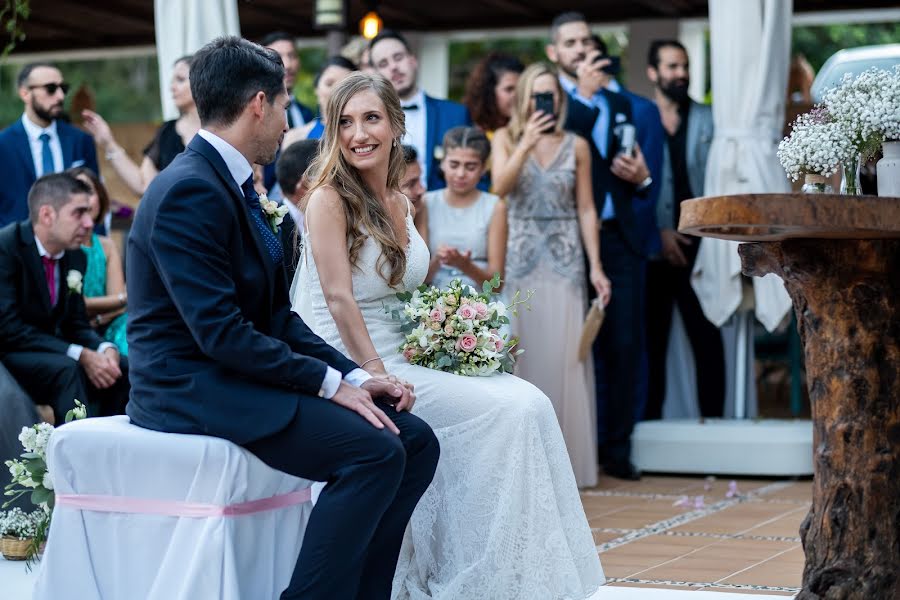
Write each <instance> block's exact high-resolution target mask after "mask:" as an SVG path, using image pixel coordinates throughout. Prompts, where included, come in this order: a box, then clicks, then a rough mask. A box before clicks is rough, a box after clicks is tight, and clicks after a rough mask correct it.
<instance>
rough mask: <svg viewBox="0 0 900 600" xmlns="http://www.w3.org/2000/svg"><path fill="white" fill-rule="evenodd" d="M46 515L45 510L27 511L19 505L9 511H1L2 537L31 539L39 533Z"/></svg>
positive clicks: (0, 533) (0, 532)
mask: <svg viewBox="0 0 900 600" xmlns="http://www.w3.org/2000/svg"><path fill="white" fill-rule="evenodd" d="M45 517H46V515H45V514H44V513H43V511H40V510H36V511H33V512H30V513H26V512H24V511H22V509H21V508H18V507H16V508H13V509H12V510H10V511H8V512H3V511H0V537H4V536H7V537H14V538H16V539H20V540H28V539H31V538H33V537H34V536H35V535H37V531H38V527H39V526H40V524H41V522H42V521H43V519H44V518H45Z"/></svg>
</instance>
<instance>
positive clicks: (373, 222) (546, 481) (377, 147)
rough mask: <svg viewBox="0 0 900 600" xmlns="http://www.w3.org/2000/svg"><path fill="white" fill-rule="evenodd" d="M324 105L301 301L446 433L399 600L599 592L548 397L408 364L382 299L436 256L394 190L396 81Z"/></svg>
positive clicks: (551, 597) (341, 344) (562, 599)
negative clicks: (401, 386) (403, 385)
mask: <svg viewBox="0 0 900 600" xmlns="http://www.w3.org/2000/svg"><path fill="white" fill-rule="evenodd" d="M326 114H327V115H328V121H327V122H326V124H325V135H324V137H323V147H322V150H321V153H320V155H319V158H318V160H317V162H316V163H315V164H314V165H313V172H314V173H315V175H314V179H313V181H314V183H313V185H312V188H311V189H312V192H311V194H310V197H309V204H308V207H307V212H306V226H307V231H306V232H305V234H304V236H303V255H302V257H301V261H300V267H299V269H298V271H297V275H296V280H295V284H294V286H293V289H294V292H293V296H294V298H293V300H294V308H295V310H296V311H297V312H299V313H300V315H301V316H302V317H303V319H304V320H305V321H306V323H307V324H308V325H309V326H310V327H312V328H313V330H314V331H315V332H316V333H317V334H318V335H320V336H321V337H322V338H323V339H324V340H325V341H326V342H328V343H330V344H333V345H334V347H336V348H338V349H340V350H341V351H343V352H344V353H346V354H347V355H348V356H349V357H351V358H352V359H353V360H354V361H356V362H357V363H358V364H360V365H361V366H362V367H363V368H365V369H366V370H367V371H370V372H372V373H382V374H387V373H389V374H390V375H391V376H394V377H397V378H398V379H399V380H400V381H401V382H404V381H405V382H407V383H408V384H409V385H412V386H414V389H415V395H416V396H417V401H416V403H415V406H414V408H413V412H414V413H415V414H417V415H418V416H419V417H421V418H423V419H424V420H425V421H427V422H428V424H429V425H431V427H432V428H433V429H434V431H435V434H436V435H437V436H438V439H439V441H440V443H441V459H440V463H439V465H438V469H437V473H436V475H435V478H434V481H433V483H432V486H431V487H430V488H429V489H428V491H427V492H426V493H425V495H424V496H423V497H422V500H421V501H420V502H419V505H418V506H417V508H416V510H415V513H414V515H413V517H412V520H411V521H410V526H409V528H408V530H407V536H406V539H405V540H404V543H403V548H402V550H401V553H400V560H399V562H398V566H397V571H396V573H395V578H394V589H393V594H392V597H393V598H394V599H395V600H407V599H409V600H424V599H440V600H463V599H466V600H476V599H489V600H583V599H585V598H588V597H590V596H591V595H592V594H593V593H594V592H595V591H596V590H597V588H598V587H599V586H600V585H602V584H603V582H604V577H603V570H602V568H601V567H600V561H599V558H598V555H597V550H596V547H595V545H594V541H593V538H592V535H591V531H590V528H589V526H588V523H587V520H586V518H585V515H584V510H583V508H582V505H581V500H580V498H579V495H578V489H577V488H576V486H575V478H574V476H573V473H572V467H571V465H570V464H569V458H568V455H567V453H566V447H565V444H564V442H563V438H562V434H561V433H560V429H559V425H558V423H557V421H556V415H555V413H554V411H553V406H552V405H551V404H550V401H549V400H548V399H547V397H546V396H545V395H544V394H542V393H541V392H540V390H538V389H537V388H535V387H534V386H533V385H531V384H529V383H527V382H525V381H523V380H521V379H518V378H516V377H513V376H512V375H506V374H500V375H494V376H490V377H463V376H459V375H452V374H450V373H445V372H440V371H435V370H430V369H426V368H423V367H419V366H414V365H410V364H409V363H407V362H406V361H405V360H404V358H403V356H402V355H401V354H399V352H398V348H399V347H400V345H401V343H402V342H403V335H402V333H401V332H400V329H399V325H398V323H397V322H395V321H393V320H392V319H391V317H390V315H389V314H388V313H387V312H386V311H385V308H386V307H387V308H388V309H390V308H393V307H397V306H398V305H399V301H398V300H397V298H396V293H397V292H400V291H405V290H412V289H414V288H415V287H417V286H419V285H420V284H421V283H422V282H423V281H424V280H425V276H426V274H427V272H428V266H429V253H428V248H427V246H426V244H425V242H424V241H423V240H422V238H421V237H420V236H419V234H418V232H417V231H416V228H415V227H414V225H413V216H412V212H411V208H410V204H409V202H408V201H407V199H406V198H405V197H404V196H403V195H402V194H400V192H399V191H398V187H399V180H400V177H401V175H402V172H403V169H404V165H403V158H402V152H401V148H400V146H399V139H400V138H401V137H402V136H403V134H404V117H403V111H402V109H401V108H400V101H399V98H398V97H397V95H396V93H395V92H394V89H393V87H392V86H391V84H390V83H389V82H388V81H387V80H386V79H383V78H382V77H380V76H372V75H366V74H354V75H351V76H350V77H348V78H347V79H345V80H344V81H343V82H341V83H340V84H339V85H338V86H337V87H336V88H335V90H334V91H333V93H332V96H331V99H330V101H329V107H328V110H327V111H326ZM335 559H336V560H339V557H335Z"/></svg>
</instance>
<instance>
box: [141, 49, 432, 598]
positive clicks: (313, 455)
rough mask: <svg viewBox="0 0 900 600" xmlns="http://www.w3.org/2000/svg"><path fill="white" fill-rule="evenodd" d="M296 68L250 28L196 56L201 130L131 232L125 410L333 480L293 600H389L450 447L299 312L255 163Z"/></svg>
mask: <svg viewBox="0 0 900 600" xmlns="http://www.w3.org/2000/svg"><path fill="white" fill-rule="evenodd" d="M283 77H284V67H283V66H282V63H281V60H280V59H279V57H278V55H277V54H276V53H274V52H273V51H271V50H268V49H265V48H263V47H262V46H258V45H256V44H253V43H252V42H248V41H247V40H243V39H241V38H237V37H221V38H218V39H216V40H213V41H212V42H210V43H209V44H207V45H206V46H204V47H203V48H202V49H201V50H200V51H199V52H197V53H196V54H195V55H194V62H193V64H192V66H191V77H190V79H191V93H192V94H193V96H194V101H195V102H196V104H197V112H198V113H199V115H200V123H201V129H200V131H199V133H198V134H197V136H196V137H195V138H194V139H193V140H192V141H191V143H190V144H189V145H188V147H187V149H186V150H185V151H184V152H183V153H182V154H180V155H179V156H178V157H177V158H176V159H175V160H174V161H173V162H172V164H171V165H170V166H169V167H168V168H167V169H165V170H164V171H163V172H162V173H160V174H159V176H158V177H156V179H154V180H153V182H152V183H151V184H150V187H149V188H148V189H147V191H146V193H145V194H144V198H143V200H142V201H141V205H140V207H139V208H138V211H137V214H136V216H135V220H134V225H133V226H132V229H131V236H130V238H129V240H128V300H129V307H128V308H129V323H128V344H129V359H130V362H131V377H132V383H133V387H132V395H131V401H130V403H129V406H128V415H129V417H131V419H132V421H133V422H134V423H135V424H137V425H139V426H141V427H146V428H148V429H155V430H159V431H170V432H180V433H193V434H203V435H211V436H216V437H221V438H225V439H228V440H231V441H232V442H234V443H236V444H240V445H242V446H244V447H245V448H247V449H248V450H249V451H250V452H252V453H253V454H255V455H256V456H258V457H259V458H260V459H261V460H263V461H264V462H266V463H267V464H268V465H270V466H271V467H273V468H275V469H278V470H280V471H284V472H286V473H290V474H291V475H295V476H298V477H303V478H306V479H313V480H317V481H327V482H328V485H327V486H326V487H325V489H324V490H323V491H322V494H321V496H320V497H319V500H318V502H317V504H316V509H315V510H314V511H313V513H312V516H311V517H310V520H309V522H308V524H307V527H306V532H305V536H304V540H303V546H302V548H301V550H300V556H299V558H298V561H297V564H296V567H295V569H294V574H293V577H292V579H291V583H290V585H289V586H288V588H287V590H285V591H284V593H283V594H282V595H281V598H285V599H287V598H296V599H299V598H303V599H315V600H326V599H329V600H330V599H333V598H348V599H352V598H360V599H363V598H365V599H370V598H371V599H374V600H387V599H388V598H389V597H390V592H391V581H392V578H393V574H394V569H395V566H396V562H397V557H398V555H399V551H400V544H401V540H402V538H403V533H404V531H405V529H406V525H407V523H408V521H409V518H410V516H411V515H412V511H413V509H414V508H415V506H416V503H417V502H418V501H419V498H420V497H421V495H422V494H423V493H424V492H425V489H426V488H427V487H428V485H429V483H430V482H431V479H432V477H433V475H434V470H435V468H436V466H437V459H438V453H439V450H438V443H437V439H436V438H435V436H434V433H433V432H432V431H431V429H430V428H429V427H428V425H426V424H425V423H424V422H423V421H421V420H420V419H418V418H417V417H415V416H413V415H412V414H410V412H409V411H408V410H407V409H409V408H410V407H411V405H412V402H413V401H414V396H413V395H412V394H411V392H410V391H409V390H407V389H406V388H404V387H402V386H400V385H398V384H397V383H396V380H391V379H390V378H386V377H370V376H369V375H368V374H367V373H366V372H365V371H363V370H361V369H359V368H358V367H357V365H356V364H354V363H353V362H352V361H350V360H349V359H347V358H346V357H344V356H343V355H342V354H341V353H340V352H338V351H337V350H335V349H334V348H332V347H331V346H329V345H327V344H326V343H325V342H324V341H322V339H321V338H319V337H318V336H316V335H315V334H313V333H312V331H311V330H310V329H309V327H307V326H306V324H305V323H304V322H303V321H302V320H301V319H300V317H298V316H297V315H296V314H294V313H293V312H291V307H290V303H289V300H288V291H287V282H286V281H285V277H284V274H283V271H282V269H283V266H282V263H283V260H284V256H283V249H282V246H281V243H280V241H279V239H278V235H277V233H275V232H273V230H272V228H271V227H272V225H271V224H270V222H269V221H268V219H267V217H265V216H264V214H263V212H262V210H261V208H260V205H259V197H258V196H257V195H256V192H255V191H254V189H253V177H252V171H253V169H252V166H251V165H253V164H254V163H255V164H268V163H270V162H271V161H272V160H274V158H275V152H276V150H277V149H278V147H279V146H280V144H281V141H282V139H283V137H284V132H285V131H286V128H287V119H286V116H285V111H286V109H287V106H288V95H287V91H286V90H285V87H284V80H283ZM373 398H374V400H373ZM388 402H391V403H394V404H396V406H389V405H388ZM269 568H270V566H269V565H261V566H260V569H261V571H262V572H265V571H266V570H267V569H269Z"/></svg>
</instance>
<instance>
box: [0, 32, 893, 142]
mask: <svg viewBox="0 0 900 600" xmlns="http://www.w3.org/2000/svg"><path fill="white" fill-rule="evenodd" d="M501 35H502V34H501ZM603 38H604V40H605V41H606V43H607V44H608V45H609V48H610V51H611V52H613V53H616V54H619V55H623V52H624V50H625V47H626V44H627V38H625V37H624V36H619V35H604V36H603ZM898 42H900V23H868V24H861V25H825V26H815V27H795V28H794V32H793V44H792V45H793V51H794V52H800V53H803V54H804V55H805V56H806V58H807V60H809V62H810V64H811V65H812V66H813V68H814V69H816V70H818V69H819V68H820V67H821V66H822V64H823V63H824V62H825V60H827V59H828V57H829V56H831V55H832V54H834V53H835V52H837V51H838V50H841V49H843V48H852V47H855V46H864V45H872V44H888V43H898ZM545 43H546V41H545V40H544V39H522V38H518V39H508V38H507V39H504V38H494V37H493V36H490V35H488V34H485V39H484V40H479V41H471V42H453V43H452V44H450V90H449V92H450V93H449V96H450V98H452V99H455V100H459V99H460V98H462V95H463V89H464V86H465V80H466V77H467V76H468V73H469V72H470V71H471V69H472V67H473V66H474V65H475V63H476V62H478V60H479V59H480V58H481V57H482V56H484V54H485V53H487V52H489V51H491V50H501V51H505V52H509V53H511V54H514V55H516V56H519V57H520V58H521V59H522V61H523V62H524V63H526V64H528V63H531V62H534V61H538V60H545V56H544V44H545ZM300 58H301V62H302V70H301V73H300V75H299V76H298V78H297V85H296V86H295V90H294V91H295V93H296V95H297V97H298V98H299V99H300V101H301V102H303V103H304V104H307V105H308V106H315V104H316V100H315V94H314V93H313V85H312V82H313V77H314V75H315V73H316V71H317V70H318V68H319V66H320V65H321V64H322V62H323V61H324V60H325V50H324V48H303V49H301V50H300ZM59 66H60V68H61V69H62V70H63V74H64V75H65V78H66V80H67V81H69V82H70V83H71V84H72V89H73V90H77V89H78V88H79V86H81V85H82V84H84V85H86V86H87V87H88V88H89V89H90V90H91V91H92V92H93V94H94V96H95V98H96V106H97V111H98V112H99V113H100V114H102V115H103V116H104V117H106V118H107V120H109V121H110V122H112V123H123V122H158V121H161V107H160V104H159V72H158V70H157V63H156V57H153V56H148V57H138V58H121V59H105V60H96V61H65V62H63V61H60V62H59ZM18 69H19V67H18V66H16V65H8V64H2V65H0V126H6V125H8V124H9V123H11V122H12V121H13V120H15V119H17V118H19V116H20V115H21V114H22V103H21V101H20V100H19V98H18V96H17V95H16V89H15V76H16V73H17V72H18ZM638 69H639V70H638V73H639V75H638V76H642V75H641V73H642V72H643V65H638ZM630 70H631V71H633V69H629V65H627V64H624V63H623V72H622V76H621V79H622V81H623V82H624V83H626V84H627V82H628V77H629V71H630Z"/></svg>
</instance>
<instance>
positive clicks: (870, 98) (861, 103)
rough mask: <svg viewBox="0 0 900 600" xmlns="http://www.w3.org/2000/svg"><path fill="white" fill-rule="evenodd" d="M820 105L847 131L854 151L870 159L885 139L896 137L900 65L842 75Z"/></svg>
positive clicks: (899, 122)
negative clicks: (839, 81)
mask: <svg viewBox="0 0 900 600" xmlns="http://www.w3.org/2000/svg"><path fill="white" fill-rule="evenodd" d="M822 105H823V106H825V107H826V108H827V109H828V113H829V114H830V115H831V117H832V119H834V120H835V121H837V122H839V123H842V124H843V126H844V127H845V128H846V129H847V131H848V132H849V133H850V135H851V139H852V141H853V145H854V146H855V147H856V150H857V152H858V154H859V155H861V156H862V157H863V158H870V157H871V156H872V155H874V154H875V153H876V152H877V151H878V148H879V147H880V146H881V144H882V143H884V141H885V140H900V65H897V66H895V67H894V68H893V70H891V71H886V70H884V69H876V68H871V69H869V70H868V71H863V72H862V73H860V74H859V75H857V76H856V77H854V76H853V75H852V74H850V73H847V74H845V75H844V77H843V78H842V79H841V83H840V85H838V86H835V87H834V88H831V89H830V90H828V91H826V92H825V94H824V96H823V98H822Z"/></svg>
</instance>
